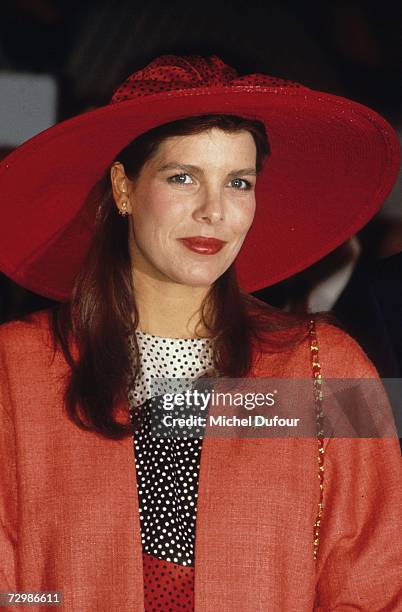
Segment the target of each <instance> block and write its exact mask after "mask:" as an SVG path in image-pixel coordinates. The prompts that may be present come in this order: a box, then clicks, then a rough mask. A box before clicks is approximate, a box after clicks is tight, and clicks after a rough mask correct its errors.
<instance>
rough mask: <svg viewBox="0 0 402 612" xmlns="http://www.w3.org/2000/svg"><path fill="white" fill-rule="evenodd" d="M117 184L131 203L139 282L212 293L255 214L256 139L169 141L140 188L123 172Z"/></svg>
mask: <svg viewBox="0 0 402 612" xmlns="http://www.w3.org/2000/svg"><path fill="white" fill-rule="evenodd" d="M114 176H115V179H114V180H113V172H112V182H113V184H114V187H117V188H121V186H122V185H125V186H126V190H127V194H126V195H128V198H127V197H125V200H126V201H127V202H128V212H129V213H131V215H130V217H129V219H130V222H131V224H132V226H131V227H132V234H131V236H132V237H131V244H130V250H131V255H132V262H133V272H134V278H135V273H136V271H141V272H142V273H145V274H147V275H150V276H152V277H153V278H158V279H159V280H165V281H167V282H174V283H180V284H185V285H188V286H193V287H203V286H205V287H208V286H210V285H211V284H212V283H214V281H216V279H217V278H218V277H219V276H221V275H222V274H223V272H225V270H227V268H228V267H229V266H230V265H231V264H232V262H233V261H234V259H235V257H236V255H237V254H238V252H239V250H240V247H241V246H242V244H243V241H244V239H245V237H246V234H247V232H248V230H249V228H250V226H251V224H252V221H253V217H254V212H255V191H254V189H255V182H256V147H255V143H254V140H253V137H252V136H251V134H250V133H249V132H246V131H244V132H238V133H226V132H224V131H222V130H219V129H217V128H213V129H211V130H210V131H208V132H202V133H200V134H195V135H191V136H175V137H170V138H168V139H166V140H165V141H163V142H162V143H161V145H160V146H159V149H158V151H157V153H156V155H155V156H153V157H152V158H151V159H150V160H148V161H147V162H146V163H145V164H144V166H143V168H142V170H141V172H140V174H139V176H138V177H137V178H136V179H135V180H133V181H130V180H129V179H127V178H126V177H125V175H124V169H123V167H122V166H121V165H120V168H119V169H118V170H117V171H115V173H114ZM119 179H120V180H119ZM125 181H126V183H125ZM114 193H115V199H116V200H117V201H116V204H117V205H118V198H116V189H114ZM123 197H124V196H123ZM200 237H201V238H205V237H207V238H214V239H218V240H220V241H223V243H222V245H219V244H218V246H216V245H214V244H212V245H211V244H208V243H207V244H205V242H203V241H202V240H196V238H200ZM183 239H187V240H185V241H183ZM188 239H191V240H188ZM219 246H221V248H219Z"/></svg>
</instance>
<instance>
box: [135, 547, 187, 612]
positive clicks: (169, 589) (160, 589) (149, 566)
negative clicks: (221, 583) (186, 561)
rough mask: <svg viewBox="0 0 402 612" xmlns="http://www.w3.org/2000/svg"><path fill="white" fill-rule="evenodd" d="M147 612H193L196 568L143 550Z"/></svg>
mask: <svg viewBox="0 0 402 612" xmlns="http://www.w3.org/2000/svg"><path fill="white" fill-rule="evenodd" d="M143 565H144V611H145V612H156V611H163V612H176V610H181V611H182V612H184V611H186V612H192V611H193V610H194V567H183V566H182V565H178V564H176V563H169V562H168V561H163V560H161V559H158V558H157V557H154V556H153V555H149V554H148V553H143Z"/></svg>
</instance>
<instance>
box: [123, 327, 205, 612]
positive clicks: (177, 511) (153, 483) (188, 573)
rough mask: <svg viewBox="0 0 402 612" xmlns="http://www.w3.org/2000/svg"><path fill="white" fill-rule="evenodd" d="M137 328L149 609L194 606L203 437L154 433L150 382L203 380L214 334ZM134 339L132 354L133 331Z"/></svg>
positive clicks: (135, 405)
mask: <svg viewBox="0 0 402 612" xmlns="http://www.w3.org/2000/svg"><path fill="white" fill-rule="evenodd" d="M135 334H136V339H137V343H138V348H139V352H140V371H139V375H138V376H137V378H136V380H135V382H134V381H132V380H131V381H130V384H129V387H128V400H129V406H130V412H131V418H132V420H133V424H134V426H135V434H134V453H135V463H136V474H137V490H138V500H139V511H140V525H141V538H142V546H143V560H144V593H145V600H146V603H147V605H146V608H145V609H146V610H147V611H148V610H193V609H194V608H193V606H194V596H193V588H194V564H195V558H194V549H195V525H196V514H197V497H198V477H199V467H200V455H201V449H202V437H199V438H198V437H187V438H186V437H184V438H183V437H161V436H156V437H155V436H154V435H152V434H153V433H154V431H152V428H151V417H152V409H153V407H154V403H153V402H154V400H155V385H153V384H152V381H154V380H155V379H162V378H163V379H166V383H167V384H168V382H169V380H170V379H177V378H186V379H196V378H199V377H200V376H202V375H203V374H205V372H206V371H207V370H210V369H211V368H213V342H212V340H211V339H208V338H194V339H193V338H191V339H181V338H162V337H160V336H154V335H151V334H148V333H145V332H142V331H139V330H137V331H136V332H135ZM129 344H130V348H131V354H132V355H133V354H134V353H133V350H134V339H133V336H130V337H129ZM159 390H160V387H159V385H158V392H159ZM162 574H163V575H162ZM158 604H161V605H158Z"/></svg>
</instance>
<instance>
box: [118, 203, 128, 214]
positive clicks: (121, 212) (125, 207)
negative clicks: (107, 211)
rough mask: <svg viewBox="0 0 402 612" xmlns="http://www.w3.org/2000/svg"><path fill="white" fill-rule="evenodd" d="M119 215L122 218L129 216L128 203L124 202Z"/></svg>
mask: <svg viewBox="0 0 402 612" xmlns="http://www.w3.org/2000/svg"><path fill="white" fill-rule="evenodd" d="M119 215H121V216H122V217H125V216H126V215H128V210H127V202H122V204H121V208H119Z"/></svg>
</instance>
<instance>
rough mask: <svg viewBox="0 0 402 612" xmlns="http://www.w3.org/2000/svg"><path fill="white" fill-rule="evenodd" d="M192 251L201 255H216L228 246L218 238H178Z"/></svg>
mask: <svg viewBox="0 0 402 612" xmlns="http://www.w3.org/2000/svg"><path fill="white" fill-rule="evenodd" d="M178 240H180V242H182V243H183V244H184V246H186V247H187V248H188V249H190V251H194V252H195V253H199V254H200V255H214V254H215V253H217V252H218V251H220V250H221V248H222V247H223V246H224V245H225V244H226V242H225V241H223V240H218V239H217V238H206V237H205V236H190V237H189V238H178Z"/></svg>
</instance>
